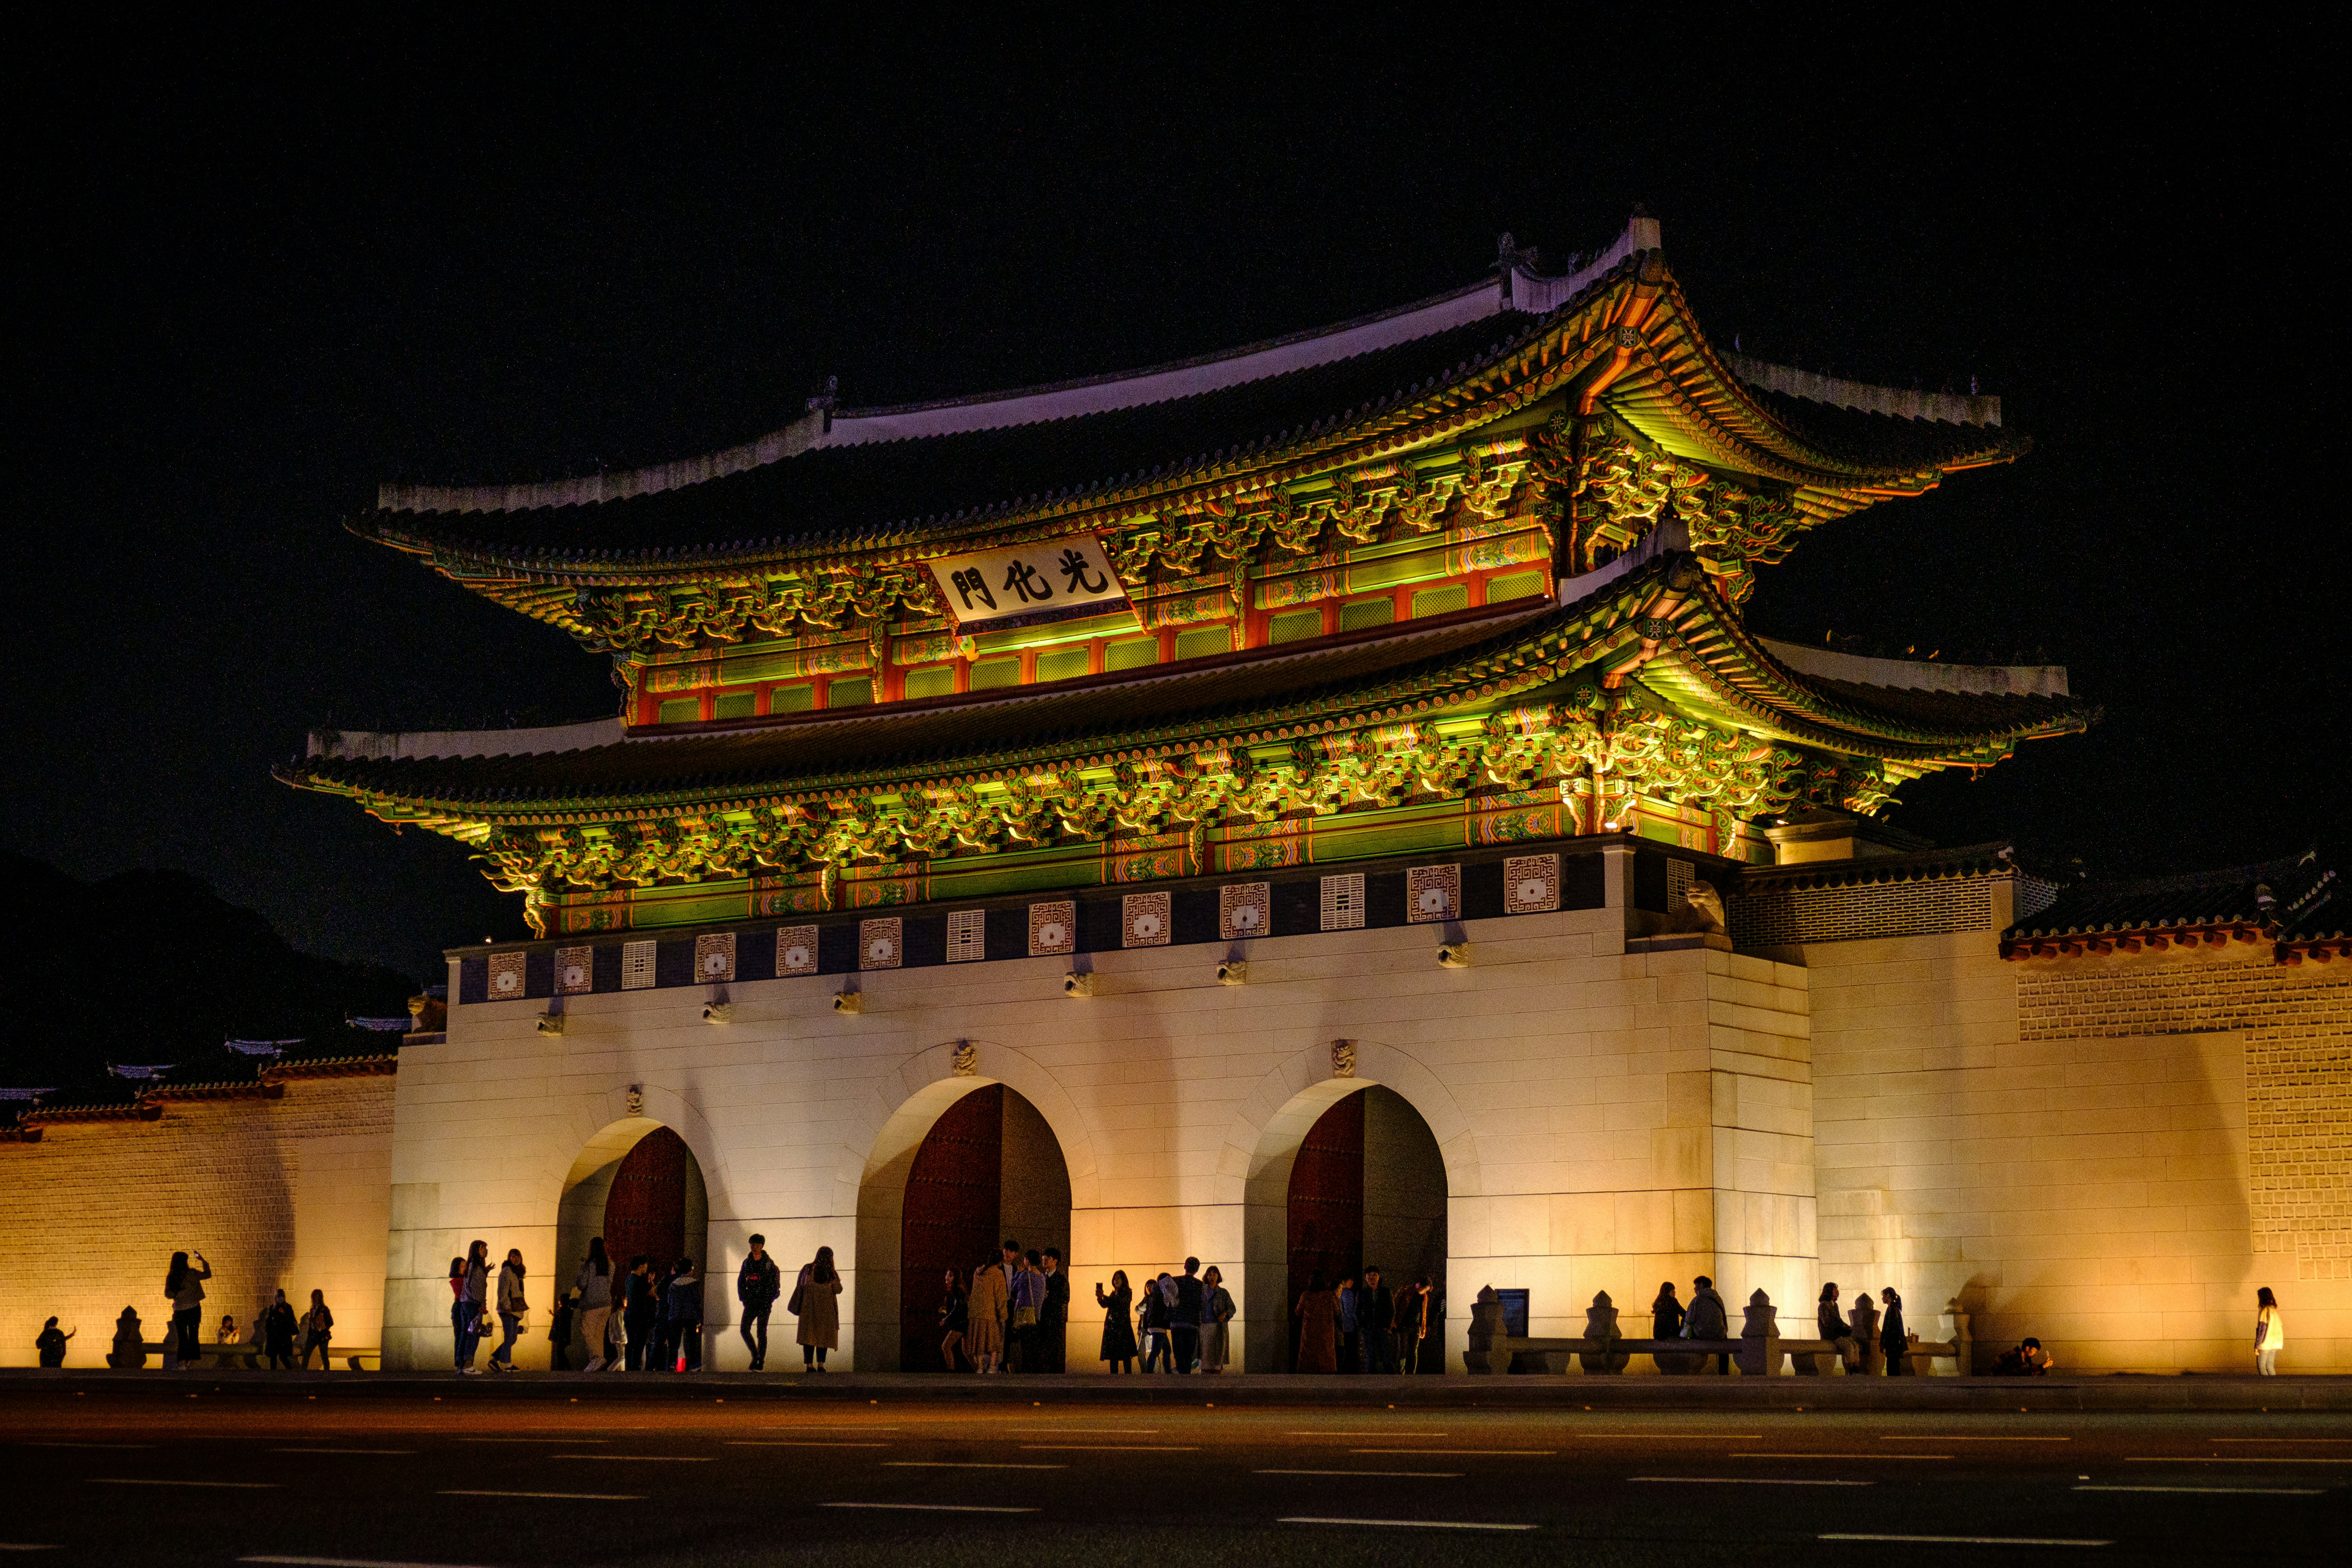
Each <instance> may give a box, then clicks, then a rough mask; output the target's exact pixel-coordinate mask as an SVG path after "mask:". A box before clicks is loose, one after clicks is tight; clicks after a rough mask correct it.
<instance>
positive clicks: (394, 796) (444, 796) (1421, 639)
mask: <svg viewBox="0 0 2352 1568" xmlns="http://www.w3.org/2000/svg"><path fill="white" fill-rule="evenodd" d="M1669 584H1674V586H1673V587H1672V589H1671V593H1669V591H1668V585H1669ZM1662 595H1664V597H1662ZM1559 597H1560V602H1559V604H1557V605H1553V606H1549V607H1548V608H1540V609H1534V610H1528V609H1522V608H1517V607H1511V606H1507V607H1504V608H1502V609H1500V610H1497V611H1493V612H1488V611H1485V610H1477V611H1469V612H1464V613H1462V614H1459V615H1456V616H1445V617H1433V619H1431V620H1429V621H1425V622H1410V623H1405V624H1404V625H1402V626H1392V627H1383V628H1381V629H1379V630H1378V631H1366V632H1361V633H1355V634H1343V635H1341V636H1339V637H1325V638H1320V639H1318V640H1316V641H1313V642H1307V643H1299V644H1295V645H1291V646H1289V647H1284V648H1279V649H1273V650H1251V651H1250V652H1249V653H1246V654H1234V655H1229V656H1225V657H1223V658H1208V659H1201V660H1197V661H1192V662H1191V663H1188V664H1186V665H1182V666H1177V667H1171V668H1168V669H1167V670H1166V671H1165V672H1163V673H1157V674H1148V675H1139V674H1135V673H1129V674H1125V675H1120V676H1114V677H1096V678H1091V679H1083V680H1073V681H1068V682H1057V683H1055V684H1054V685H1052V686H1047V687H1026V688H1016V689H1009V690H1007V691H1005V692H1003V693H998V692H975V693H971V694H969V695H966V696H960V697H947V698H934V699H929V700H921V701H910V702H894V703H887V704H883V705H880V706H876V707H863V708H858V709H851V710H837V711H836V710H820V711H818V712H815V713H811V714H807V715H803V716H799V717H795V718H793V719H789V720H782V721H779V720H762V721H749V722H747V723H746V724H745V725H744V726H743V727H741V728H740V729H738V730H735V731H729V732H721V733H709V732H702V733H694V734H688V735H681V736H676V737H665V738H659V739H655V738H629V739H622V738H619V737H618V736H617V735H614V734H613V733H611V732H609V731H607V732H604V733H600V734H593V735H592V734H583V730H584V729H585V728H586V727H583V726H567V727H564V728H562V729H561V730H557V731H512V732H509V738H508V739H507V740H506V741H505V742H503V743H501V742H499V740H497V738H495V737H484V736H471V735H467V736H452V737H449V738H448V739H447V741H446V742H444V743H445V744H446V747H447V750H448V752H449V753H451V754H448V755H446V756H441V757H426V756H423V755H420V754H419V753H418V749H417V748H416V747H415V746H414V745H411V744H408V743H407V742H405V740H404V737H400V736H381V737H368V738H366V739H364V740H361V739H359V738H356V737H346V736H341V735H333V736H329V735H320V736H315V737H314V738H313V742H312V746H311V754H310V756H309V757H308V758H306V759H304V760H303V761H302V762H301V763H297V764H296V765H294V766H293V767H292V768H290V769H287V770H282V771H281V773H280V774H279V776H280V777H281V778H283V779H284V780H285V781H286V782H288V783H289V784H297V785H300V786H303V787H307V788H313V789H325V790H330V791H332V792H334V793H338V794H345V795H356V796H359V797H361V798H362V799H363V800H366V801H368V802H370V803H371V804H373V805H399V806H400V807H401V808H402V809H404V810H422V811H427V812H434V811H439V812H448V813H451V814H455V815H458V816H469V817H473V816H479V817H536V816H543V815H545V814H548V813H561V812H567V811H580V810H592V811H593V810H604V809H614V808H626V807H635V806H638V805H654V804H676V803H679V802H684V801H689V800H694V801H719V800H727V799H734V798H742V797H749V796H755V795H763V794H769V793H774V792H779V791H781V792H788V793H807V792H822V791H831V790H840V789H846V788H851V787H869V786H873V785H882V786H885V787H887V784H888V783H889V781H892V780H914V779H923V778H936V777H940V776H942V775H950V774H953V775H961V774H964V773H974V774H979V773H991V772H994V771H999V770H1003V769H1006V768H1019V767H1030V766H1039V765H1048V764H1050V765H1055V766H1061V765H1068V764H1070V763H1083V762H1084V761H1085V760H1086V759H1088V758H1091V757H1095V756H1097V754H1102V753H1105V752H1106V751H1107V749H1108V751H1110V752H1119V751H1125V750H1127V749H1130V748H1137V747H1141V748H1145V749H1147V750H1164V751H1169V752H1175V751H1179V750H1181V749H1183V748H1185V747H1187V746H1216V745H1228V744H1233V743H1235V742H1237V741H1242V740H1252V739H1253V738H1255V740H1263V739H1266V738H1270V737H1272V736H1275V735H1277V734H1278V735H1284V736H1289V735H1298V736H1304V735H1308V734H1315V733H1321V732H1325V731H1331V730H1334V729H1339V728H1343V727H1346V726H1349V725H1350V724H1361V723H1364V722H1368V721H1373V720H1375V719H1376V718H1379V717H1382V716H1385V717H1386V718H1390V719H1393V718H1397V717H1411V716H1414V715H1425V716H1427V717H1430V718H1437V717H1441V716H1443V715H1444V714H1446V713H1449V712H1457V711H1468V712H1475V711H1479V710H1485V709H1491V708H1493V707H1496V706H1498V705H1501V704H1504V703H1515V702H1523V701H1528V700H1554V699H1559V698H1566V697H1568V696H1569V695H1570V687H1571V686H1572V684H1573V681H1574V680H1575V679H1578V678H1579V672H1582V671H1586V670H1588V669H1589V668H1591V665H1592V663H1593V662H1594V661H1595V660H1597V659H1600V658H1603V657H1604V656H1605V657H1612V658H1613V657H1616V656H1618V655H1621V654H1622V652H1623V650H1624V649H1625V648H1627V647H1630V646H1632V645H1633V644H1634V643H1636V642H1637V641H1638V640H1639V636H1640V633H1639V629H1638V628H1639V626H1641V625H1644V624H1648V623H1644V622H1642V621H1641V619H1640V617H1642V616H1644V615H1646V614H1649V613H1651V612H1652V611H1653V610H1656V611H1658V612H1659V613H1662V614H1663V615H1664V617H1665V619H1666V620H1667V621H1669V622H1670V623H1671V634H1670V635H1669V636H1668V637H1666V638H1665V639H1664V646H1663V647H1661V648H1660V650H1659V651H1658V653H1657V654H1656V656H1655V657H1654V658H1650V660H1649V662H1648V663H1646V664H1645V665H1643V667H1642V668H1641V669H1640V670H1639V672H1638V675H1637V676H1636V678H1635V684H1636V685H1637V686H1641V687H1646V688H1648V689H1651V690H1652V691H1653V692H1654V693H1656V694H1657V700H1661V701H1663V702H1664V703H1666V704H1667V705H1669V706H1672V707H1676V708H1685V709H1690V710H1699V711H1703V712H1706V713H1708V714H1710V715H1719V716H1720V717H1722V718H1723V719H1724V720H1725V721H1727V722H1730V723H1732V724H1734V725H1736V726H1737V727H1738V728H1739V729H1741V730H1743V731H1747V732H1749V733H1752V734H1759V735H1762V736H1766V737H1768V738H1772V739H1777V740H1785V741H1789V742H1794V743H1797V744H1800V745H1804V746H1811V747H1818V748H1821V749H1822V750H1824V751H1827V752H1843V753H1844V754H1847V755H1851V756H1864V757H1880V758H1885V759H1889V760H1890V761H1893V762H1898V763H1906V764H1910V765H1915V766H1922V767H1934V766H1939V765H1945V764H1946V763H1953V762H1972V761H1975V760H1978V759H1983V760H1990V757H1991V755H1993V754H1998V753H2000V752H2006V750H2007V749H2008V748H2009V747H2011V746H2012V745H2013V744H2014V743H2015V742H2018V741H2021V740H2024V739H2027V738H2031V737H2034V736H2041V735H2053V734H2062V733H2066V732H2069V731H2075V730H2079V729H2081V728H2083V727H2084V725H2085V724H2086V723H2088V722H2089V721H2090V720H2091V719H2092V718H2093V717H2094V716H2095V710H2093V709H2092V708H2091V707H2090V706H2089V705H2088V704H2085V703H2083V702H2080V701H2078V700H2075V699H2073V698H2071V697H2068V696H2065V695H2064V694H2063V690H2064V681H2063V672H2060V673H2059V675H2058V678H2057V679H2056V680H2055V682H2054V684H2055V686H2056V691H2055V692H2052V691H2049V690H2047V689H2045V690H2042V691H2038V692H2037V691H2013V689H2014V687H2015V686H2017V685H2018V684H2021V683H2020V682H2016V681H2002V680H1996V679H1992V677H1991V676H1990V673H1989V672H1986V673H1983V674H1982V676H1981V678H1980V679H1977V680H1975V681H1974V682H1973V683H1972V689H1967V690H1957V691H1955V690H1937V689H1934V688H1933V687H1932V686H1931V685H1930V684H1929V681H1930V679H1931V677H1930V676H1928V675H1925V674H1917V673H1914V672H1917V671H1932V672H1934V677H1935V678H1940V677H1943V676H1945V675H1947V674H1948V673H1949V672H1951V671H1952V669H1953V668H1954V667H1950V666H1942V665H1916V666H1915V665H1910V664H1906V663H1904V662H1902V661H1895V660H1865V659H1853V660H1850V661H1848V667H1841V668H1844V669H1845V673H1847V674H1850V675H1855V676H1859V677H1861V679H1853V680H1848V681H1843V682H1840V681H1835V680H1825V679H1822V678H1820V677H1817V676H1810V675H1804V674H1801V673H1799V672H1797V671H1795V670H1792V669H1790V668H1787V667H1785V666H1783V665H1782V664H1781V663H1780V661H1779V660H1778V659H1776V658H1774V657H1773V655H1772V653H1771V652H1770V651H1769V649H1768V648H1767V647H1765V645H1763V644H1761V643H1759V642H1758V641H1757V640H1755V639H1754V638H1751V637H1748V635H1747V634H1746V633H1745V632H1744V631H1743V630H1742V629H1741V628H1740V627H1739V626H1738V620H1737V617H1736V616H1734V615H1733V614H1732V613H1731V611H1730V609H1729V606H1728V605H1726V604H1724V603H1723V602H1722V601H1721V600H1720V599H1719V598H1718V597H1717V595H1716V593H1715V591H1714V590H1713V589H1712V588H1711V587H1709V586H1707V585H1706V582H1705V574H1704V573H1702V572H1701V571H1699V569H1698V566H1697V563H1696V560H1695V559H1694V558H1693V557H1692V556H1690V555H1689V554H1687V553H1685V552H1680V551H1677V550H1672V549H1662V548H1651V549H1647V550H1644V551H1643V552H1637V554H1635V555H1629V556H1628V557H1626V558H1625V559H1624V560H1622V561H1621V562H1618V563H1612V565H1611V566H1608V567H1604V568H1601V570H1599V571H1596V572H1593V573H1591V574H1587V575H1586V576H1585V577H1583V578H1575V579H1570V581H1569V582H1567V583H1565V584H1562V585H1561V588H1560V596H1559ZM1669 606H1670V607H1669ZM1827 657H1828V658H1831V659H1832V660H1834V659H1836V658H1839V657H1840V656H1835V655H1831V656H1827ZM1849 667H1850V668H1849ZM1863 667H1892V670H1891V672H1890V671H1889V670H1887V669H1884V668H1863ZM1890 682H1891V683H1890ZM2004 687H2007V688H2010V689H2012V691H2013V694H2011V695H2001V694H2000V690H2001V689H2003V688H2004ZM583 742H585V743H584V744H583ZM598 742H602V743H598ZM1253 743H1254V741H1253Z"/></svg>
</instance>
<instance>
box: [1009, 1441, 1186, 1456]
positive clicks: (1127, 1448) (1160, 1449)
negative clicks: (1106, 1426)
mask: <svg viewBox="0 0 2352 1568" xmlns="http://www.w3.org/2000/svg"><path fill="white" fill-rule="evenodd" d="M1021 1447H1024V1448H1025V1449H1030V1450H1034V1451H1035V1452H1037V1453H1041V1454H1197V1453H1199V1452H1200V1451H1201V1448H1200V1445H1198V1444H1185V1443H1024V1444H1022V1445H1021Z"/></svg>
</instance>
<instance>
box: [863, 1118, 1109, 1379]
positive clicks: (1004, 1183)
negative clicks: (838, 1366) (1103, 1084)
mask: <svg viewBox="0 0 2352 1568" xmlns="http://www.w3.org/2000/svg"><path fill="white" fill-rule="evenodd" d="M1006 1237H1013V1238H1015V1239H1018V1240H1019V1241H1020V1242H1021V1244H1022V1245H1023V1246H1024V1247H1035V1248H1039V1249H1043V1248H1045V1247H1055V1248H1057V1249H1058V1250H1059V1251H1060V1252H1061V1253H1062V1255H1063V1256H1064V1257H1065V1258H1067V1257H1068V1255H1069V1251H1070V1173H1069V1166H1068V1163H1067V1162H1066V1160H1065V1159H1064V1157H1063V1152H1062V1146H1061V1144H1060V1142H1059V1141H1058V1140H1056V1139H1055V1136H1054V1131H1053V1129H1052V1128H1051V1127H1050V1126H1048V1125H1047V1124H1046V1121H1045V1117H1044V1116H1043V1115H1041V1114H1039V1112H1038V1110H1037V1108H1036V1107H1035V1106H1034V1105H1032V1104H1031V1103H1030V1102H1029V1100H1027V1099H1025V1098H1024V1096H1022V1095H1021V1094H1020V1093H1019V1092H1018V1091H1016V1090H1014V1089H1010V1088H1008V1087H1006V1086H1005V1085H1003V1084H1002V1083H994V1082H990V1081H987V1080H984V1079H977V1078H971V1079H950V1080H949V1081H948V1082H945V1083H940V1084H933V1085H930V1086H929V1087H928V1088H927V1089H923V1090H921V1091H919V1093H917V1094H916V1095H915V1096H914V1097H913V1098H912V1099H911V1100H908V1102H907V1104H906V1105H905V1106H904V1107H902V1108H901V1109H900V1110H899V1112H898V1115H896V1116H893V1117H892V1118H891V1119H890V1121H889V1123H888V1124H887V1126H886V1127H885V1128H884V1130H883V1133H882V1136H881V1137H880V1138H879V1139H877V1142H876V1148H875V1152H874V1155H873V1157H872V1159H871V1160H869V1162H868V1163H867V1166H866V1176H865V1179H864V1180H863V1181H862V1182H861V1183H860V1184H859V1186H858V1195H857V1256H858V1258H860V1259H861V1260H862V1262H861V1267H860V1278H859V1289H858V1297H857V1345H858V1351H859V1360H860V1365H861V1367H862V1369H863V1370H866V1371H905V1372H939V1371H944V1370H946V1368H945V1366H944V1363H942V1362H941V1361H940V1331H939V1304H940V1298H941V1295H942V1293H943V1290H944V1284H945V1281H944V1276H945V1274H946V1273H947V1271H949V1270H950V1269H952V1270H953V1271H954V1272H955V1274H956V1276H957V1279H958V1280H959V1281H960V1282H961V1284H963V1285H964V1286H966V1287H967V1288H969V1286H970V1285H971V1276H972V1271H973V1270H974V1269H975V1268H979V1267H980V1266H981V1265H982V1264H983V1263H985V1262H989V1261H992V1260H993V1259H994V1258H996V1257H997V1256H998V1254H997V1244H998V1243H1000V1242H1001V1241H1003V1240H1004V1239H1005V1238H1006Z"/></svg>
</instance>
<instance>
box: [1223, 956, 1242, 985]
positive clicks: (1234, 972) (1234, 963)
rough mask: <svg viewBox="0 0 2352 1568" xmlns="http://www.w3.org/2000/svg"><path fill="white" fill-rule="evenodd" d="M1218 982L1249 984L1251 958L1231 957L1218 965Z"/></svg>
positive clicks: (1224, 983)
mask: <svg viewBox="0 0 2352 1568" xmlns="http://www.w3.org/2000/svg"><path fill="white" fill-rule="evenodd" d="M1217 984H1220V985H1246V984H1249V960H1247V959H1245V958H1229V959H1227V960H1225V961H1224V962H1223V963H1220V964H1219V965H1217Z"/></svg>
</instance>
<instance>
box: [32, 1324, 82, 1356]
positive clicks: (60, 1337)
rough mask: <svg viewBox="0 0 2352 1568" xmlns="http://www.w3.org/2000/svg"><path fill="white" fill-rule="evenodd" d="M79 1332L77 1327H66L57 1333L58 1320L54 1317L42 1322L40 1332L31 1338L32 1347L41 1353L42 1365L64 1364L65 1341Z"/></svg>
mask: <svg viewBox="0 0 2352 1568" xmlns="http://www.w3.org/2000/svg"><path fill="white" fill-rule="evenodd" d="M79 1332H81V1331H80V1330H79V1329H68V1330H67V1331H65V1332H63V1333H59V1332H58V1321H57V1320H56V1319H55V1318H51V1319H50V1320H49V1321H47V1322H46V1323H43V1324H42V1325H41V1331H40V1333H39V1334H37V1336H35V1338H34V1340H33V1348H34V1349H35V1350H37V1351H38V1352H40V1354H41V1364H42V1365H43V1366H63V1365H65V1364H66V1342H67V1341H68V1340H69V1339H71V1338H73V1337H74V1336H75V1335H76V1334H78V1333H79Z"/></svg>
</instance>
